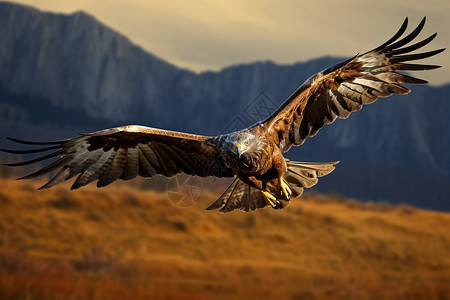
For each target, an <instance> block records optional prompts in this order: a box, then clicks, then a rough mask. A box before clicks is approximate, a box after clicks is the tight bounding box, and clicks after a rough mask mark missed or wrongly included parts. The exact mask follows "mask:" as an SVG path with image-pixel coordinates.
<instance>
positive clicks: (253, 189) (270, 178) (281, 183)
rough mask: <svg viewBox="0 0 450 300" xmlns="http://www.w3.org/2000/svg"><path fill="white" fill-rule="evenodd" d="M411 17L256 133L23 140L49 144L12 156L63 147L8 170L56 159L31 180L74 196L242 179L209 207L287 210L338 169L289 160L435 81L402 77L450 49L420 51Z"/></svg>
mask: <svg viewBox="0 0 450 300" xmlns="http://www.w3.org/2000/svg"><path fill="white" fill-rule="evenodd" d="M407 24H408V19H407V18H406V19H405V21H404V22H403V24H402V26H401V28H400V30H399V31H398V32H397V33H396V34H395V35H394V36H393V37H392V38H391V39H389V40H388V41H387V42H386V43H384V44H382V45H381V46H379V47H377V48H375V49H373V50H371V51H369V52H366V53H364V54H359V55H356V56H355V57H353V58H351V59H349V60H346V61H344V62H342V63H339V64H337V65H335V66H333V67H331V68H328V69H326V70H324V71H322V72H319V73H317V74H315V75H314V76H312V77H310V78H309V79H308V80H306V81H305V82H304V83H303V84H302V85H301V86H300V87H299V88H298V89H297V90H296V91H295V92H294V93H293V94H292V95H291V96H290V97H289V98H288V99H287V100H286V101H285V102H284V103H283V104H282V105H281V106H280V107H279V108H278V109H277V110H276V111H275V112H274V113H273V114H272V115H271V116H270V117H268V118H267V119H266V120H264V121H261V122H259V123H256V124H255V125H252V126H251V127H249V128H246V129H243V130H240V131H237V132H232V133H228V134H224V135H219V136H215V137H211V136H202V135H194V134H188V133H181V132H175V131H168V130H161V129H156V128H150V127H144V126H136V125H131V126H123V127H117V128H111V129H106V130H102V131H97V132H94V133H88V134H82V135H81V136H79V137H75V138H69V139H65V140H60V141H54V142H28V141H22V140H18V139H15V138H9V139H10V140H12V141H14V142H18V143H21V144H29V145H40V146H41V147H44V148H39V149H34V150H6V149H1V150H2V151H4V152H8V153H14V154H31V153H38V152H44V151H49V150H57V151H55V152H53V153H51V154H48V155H45V156H42V157H40V158H37V159H32V160H28V161H25V162H19V163H11V164H6V165H7V166H23V165H28V164H32V163H37V162H40V161H44V160H47V159H50V158H54V157H58V159H57V160H56V161H54V162H52V163H50V164H49V165H47V166H46V167H44V168H42V169H40V170H38V171H36V172H34V173H32V174H29V175H27V176H24V177H22V178H21V179H28V178H34V177H38V176H42V175H44V174H47V173H49V172H52V171H56V170H57V171H58V172H57V173H56V175H55V176H54V177H53V178H52V179H51V180H50V181H49V182H48V183H46V184H45V185H44V186H42V187H41V188H40V189H46V188H50V187H52V186H54V185H56V184H58V183H61V182H63V181H66V180H69V179H70V178H72V177H74V176H75V175H78V178H77V179H76V180H75V182H74V183H73V185H72V187H71V189H77V188H79V187H82V186H84V185H87V184H89V183H91V182H93V181H96V180H98V181H97V186H98V187H103V186H106V185H108V184H110V183H112V182H113V181H115V180H117V179H123V180H129V179H132V178H135V177H136V176H138V175H139V176H142V177H152V176H154V175H156V174H161V175H164V176H167V177H171V176H174V175H175V174H178V173H186V174H190V175H196V176H202V177H206V176H216V177H234V181H233V182H232V183H231V185H230V186H229V187H228V189H227V190H226V191H225V192H224V193H223V194H222V196H221V197H220V198H219V199H218V200H217V201H216V202H214V203H213V204H212V205H211V206H209V207H208V208H207V210H210V209H220V211H222V212H229V211H232V210H234V209H241V210H244V211H253V210H255V209H258V208H262V207H265V206H268V205H269V206H271V207H273V208H275V209H279V208H283V207H285V206H286V205H287V204H288V203H289V200H290V199H292V198H295V197H298V196H300V195H301V194H302V192H303V188H309V187H311V186H313V185H315V184H316V183H317V181H318V177H322V176H324V175H327V174H329V173H330V172H331V171H333V170H334V168H335V167H334V165H335V164H337V163H338V162H328V163H308V162H294V161H289V160H288V159H285V158H284V157H283V153H284V152H286V151H288V150H289V149H290V148H291V146H300V145H302V144H303V143H304V141H305V139H306V138H307V137H312V136H315V135H316V134H317V132H318V131H319V129H320V128H322V126H324V125H325V124H330V123H332V122H333V121H334V120H336V118H342V119H345V118H347V117H348V116H349V115H350V113H351V112H354V111H357V110H360V109H361V108H362V107H363V105H365V104H370V103H372V102H374V101H375V100H377V98H378V97H387V96H390V95H392V94H408V93H409V92H410V90H409V89H408V88H406V87H404V86H402V85H400V84H401V83H404V84H425V83H427V81H425V80H422V79H418V78H415V77H411V76H409V75H406V74H403V73H399V72H397V71H416V70H431V69H435V68H439V66H436V65H424V64H411V63H407V62H409V61H414V60H418V59H423V58H427V57H430V56H433V55H436V54H438V53H440V52H442V51H444V50H445V49H439V50H434V51H429V52H423V53H415V54H410V52H412V51H414V50H417V49H419V48H422V47H423V46H425V45H426V44H428V43H430V42H431V41H432V40H433V39H434V38H435V37H436V33H435V34H433V35H431V36H430V37H428V38H426V39H424V40H423V41H420V42H417V43H414V44H412V45H408V44H409V43H410V42H411V41H413V40H414V39H415V38H416V37H417V36H418V34H419V33H420V31H421V30H422V28H423V27H424V24H425V18H423V20H422V21H421V22H420V24H419V25H418V26H417V28H416V29H414V30H413V31H412V32H411V33H410V34H408V35H406V36H405V37H403V38H402V39H400V37H401V36H402V35H403V33H404V32H405V30H406V27H407Z"/></svg>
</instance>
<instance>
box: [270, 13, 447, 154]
mask: <svg viewBox="0 0 450 300" xmlns="http://www.w3.org/2000/svg"><path fill="white" fill-rule="evenodd" d="M425 20H426V19H425V18H423V19H422V21H421V22H420V23H419V25H418V26H417V27H416V28H415V29H414V30H413V31H412V32H411V33H409V34H408V35H406V36H405V37H404V38H401V36H402V35H403V34H404V33H405V31H406V28H407V24H408V19H405V21H404V22H403V24H402V26H401V27H400V29H399V31H398V32H397V33H396V34H395V35H394V36H393V37H392V38H391V39H389V40H388V41H387V42H386V43H384V44H382V45H380V46H379V47H377V48H375V49H373V50H371V51H368V52H366V53H364V54H361V55H357V56H355V57H353V58H351V59H349V60H346V61H344V62H342V63H340V64H337V65H335V66H333V67H330V68H328V69H326V70H324V71H322V72H319V73H318V74H316V75H315V76H312V77H311V78H310V79H308V80H307V81H306V82H305V83H304V84H302V85H301V86H300V87H299V88H298V89H297V90H296V91H295V92H294V93H293V94H292V95H291V96H290V97H289V98H288V99H287V100H286V101H285V102H284V103H283V104H282V105H281V106H280V108H278V109H277V111H276V112H275V113H274V114H272V116H270V117H269V118H268V119H267V120H265V121H264V122H263V123H264V125H265V126H266V128H268V130H269V132H272V133H273V139H274V140H275V141H276V142H277V143H278V145H279V147H280V148H281V150H282V151H283V152H285V151H287V150H289V148H290V147H291V146H292V145H295V146H298V145H301V144H303V143H304V141H305V139H306V138H307V137H312V136H314V135H315V134H316V133H317V132H318V130H319V129H320V128H321V127H322V126H324V125H326V124H330V123H332V122H334V120H335V119H336V118H342V119H345V118H348V117H349V115H350V114H351V113H352V112H354V111H358V110H360V109H361V108H362V106H363V105H366V104H370V103H373V102H375V101H376V100H377V99H378V98H379V97H388V96H390V95H392V94H408V93H409V92H410V89H408V88H406V87H404V86H402V85H401V84H425V83H428V82H427V81H426V80H423V79H419V78H415V77H412V76H410V75H407V74H402V73H399V72H396V71H416V70H432V69H436V68H439V66H435V65H424V64H409V63H405V62H408V61H413V60H419V59H424V58H428V57H431V56H434V55H437V54H439V53H441V52H442V51H444V50H445V49H438V50H433V51H427V52H421V53H410V52H411V51H415V50H418V49H420V48H422V47H423V46H425V45H427V44H429V43H430V42H431V41H432V40H433V39H434V38H435V37H436V33H435V34H433V35H431V36H429V37H428V38H426V39H423V40H421V41H419V42H417V43H413V44H412V45H409V46H408V44H409V43H410V42H412V41H413V40H414V39H415V38H416V37H417V36H418V35H419V33H420V32H421V30H422V29H423V27H424V25H425Z"/></svg>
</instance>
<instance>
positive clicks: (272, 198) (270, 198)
mask: <svg viewBox="0 0 450 300" xmlns="http://www.w3.org/2000/svg"><path fill="white" fill-rule="evenodd" d="M261 193H262V194H263V196H264V200H265V201H266V203H267V204H269V205H271V206H272V207H275V206H276V205H277V203H278V200H277V198H275V196H274V195H272V194H271V193H269V192H268V191H261Z"/></svg>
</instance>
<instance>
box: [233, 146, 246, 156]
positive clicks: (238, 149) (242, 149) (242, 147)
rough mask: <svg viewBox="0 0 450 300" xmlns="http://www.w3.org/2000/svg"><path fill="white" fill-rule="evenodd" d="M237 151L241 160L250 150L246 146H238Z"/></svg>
mask: <svg viewBox="0 0 450 300" xmlns="http://www.w3.org/2000/svg"><path fill="white" fill-rule="evenodd" d="M236 149H237V154H238V156H239V158H240V157H241V155H242V154H244V153H245V152H246V151H247V150H248V147H245V145H241V144H237V145H236Z"/></svg>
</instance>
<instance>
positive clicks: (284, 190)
mask: <svg viewBox="0 0 450 300" xmlns="http://www.w3.org/2000/svg"><path fill="white" fill-rule="evenodd" d="M280 185H281V195H282V196H283V197H284V198H286V200H289V198H290V197H291V195H292V190H291V188H290V187H289V185H288V184H287V183H286V181H285V180H284V178H283V177H281V178H280Z"/></svg>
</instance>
